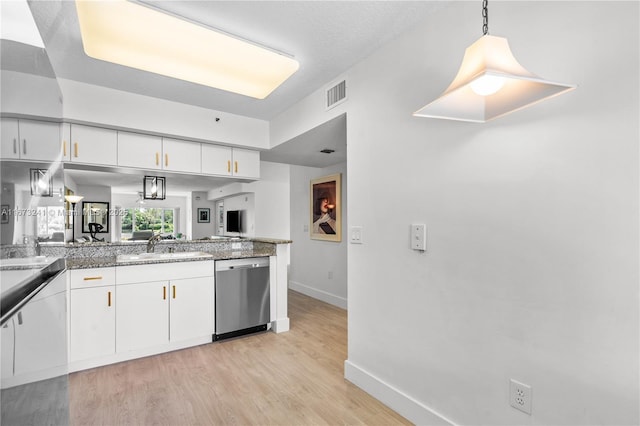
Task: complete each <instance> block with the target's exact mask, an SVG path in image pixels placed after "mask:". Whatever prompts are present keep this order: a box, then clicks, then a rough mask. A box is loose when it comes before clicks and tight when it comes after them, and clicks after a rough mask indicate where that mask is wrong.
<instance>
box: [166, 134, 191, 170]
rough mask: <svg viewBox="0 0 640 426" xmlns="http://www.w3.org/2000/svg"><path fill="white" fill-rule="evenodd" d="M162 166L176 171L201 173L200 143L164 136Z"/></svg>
mask: <svg viewBox="0 0 640 426" xmlns="http://www.w3.org/2000/svg"><path fill="white" fill-rule="evenodd" d="M162 148H163V152H164V156H163V162H162V168H163V169H164V170H173V171H176V172H187V173H200V143H199V142H189V141H181V140H176V139H168V138H162Z"/></svg>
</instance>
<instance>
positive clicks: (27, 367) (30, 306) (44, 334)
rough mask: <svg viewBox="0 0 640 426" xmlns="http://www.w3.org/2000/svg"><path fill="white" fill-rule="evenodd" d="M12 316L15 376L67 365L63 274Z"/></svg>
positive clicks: (64, 282)
mask: <svg viewBox="0 0 640 426" xmlns="http://www.w3.org/2000/svg"><path fill="white" fill-rule="evenodd" d="M13 319H14V327H15V335H14V338H15V340H14V350H15V353H14V371H13V372H14V375H15V376H19V375H24V374H33V373H36V372H46V371H53V370H51V369H53V368H55V367H65V366H66V365H67V345H66V336H67V326H66V323H67V295H66V275H65V273H62V274H60V275H58V276H57V277H56V278H54V279H53V280H52V281H51V282H50V283H49V284H48V285H47V287H45V288H44V289H42V290H41V291H40V292H39V293H38V294H37V295H36V296H35V297H34V298H33V299H31V300H30V301H29V302H28V303H27V304H26V305H24V307H23V308H21V309H20V310H19V311H18V313H17V314H16V315H15V316H14V318H13ZM49 377H53V375H51V376H49Z"/></svg>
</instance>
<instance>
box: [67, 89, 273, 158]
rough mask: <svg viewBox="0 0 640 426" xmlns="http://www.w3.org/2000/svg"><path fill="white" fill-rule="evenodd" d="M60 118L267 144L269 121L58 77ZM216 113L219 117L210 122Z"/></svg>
mask: <svg viewBox="0 0 640 426" xmlns="http://www.w3.org/2000/svg"><path fill="white" fill-rule="evenodd" d="M58 83H59V84H60V89H61V90H62V94H63V96H64V105H63V107H64V112H63V115H64V118H65V119H66V120H71V121H80V122H87V123H95V124H104V125H107V126H111V127H119V128H125V129H134V130H137V131H141V132H151V133H160V134H167V135H174V136H176V137H179V138H186V139H198V140H206V141H213V142H221V143H225V144H230V145H241V146H247V147H252V148H268V147H269V139H268V138H269V123H268V122H266V121H264V120H258V119H255V118H249V117H243V116H240V115H235V114H230V113H227V112H221V111H215V110H211V109H207V108H201V107H196V106H193V105H186V104H181V103H178V102H171V101H167V100H163V99H158V98H151V97H148V96H143V95H138V94H135V93H129V92H123V91H120V90H115V89H109V88H106V87H101V86H95V85H91V84H86V83H80V82H77V81H72V80H66V79H62V78H59V79H58ZM216 117H219V118H220V121H215V118H216Z"/></svg>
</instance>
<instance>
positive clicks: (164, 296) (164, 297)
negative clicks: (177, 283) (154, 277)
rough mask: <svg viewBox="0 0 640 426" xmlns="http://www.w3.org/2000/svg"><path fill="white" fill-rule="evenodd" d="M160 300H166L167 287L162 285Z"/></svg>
mask: <svg viewBox="0 0 640 426" xmlns="http://www.w3.org/2000/svg"><path fill="white" fill-rule="evenodd" d="M162 300H167V287H165V286H162Z"/></svg>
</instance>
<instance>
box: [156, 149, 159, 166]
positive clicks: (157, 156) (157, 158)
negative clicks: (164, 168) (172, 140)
mask: <svg viewBox="0 0 640 426" xmlns="http://www.w3.org/2000/svg"><path fill="white" fill-rule="evenodd" d="M159 165H160V153H158V152H156V166H159Z"/></svg>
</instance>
